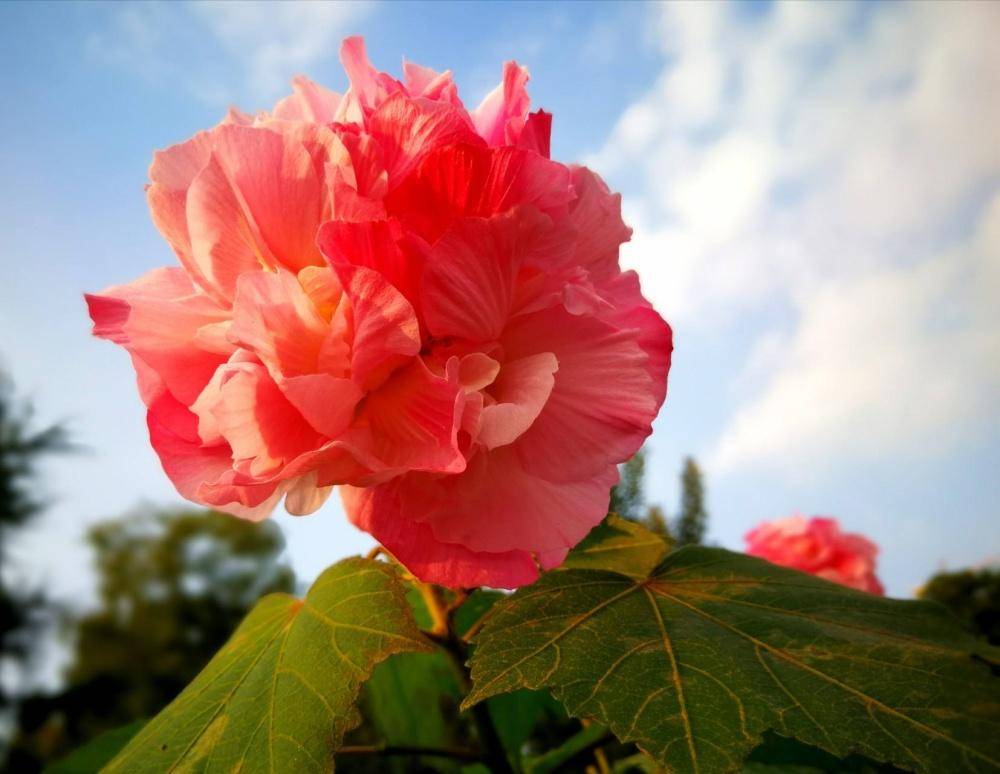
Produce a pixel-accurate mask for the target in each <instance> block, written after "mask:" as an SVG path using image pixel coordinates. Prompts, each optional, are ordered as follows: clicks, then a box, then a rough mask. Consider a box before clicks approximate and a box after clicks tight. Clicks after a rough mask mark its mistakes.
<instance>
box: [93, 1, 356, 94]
mask: <svg viewBox="0 0 1000 774" xmlns="http://www.w3.org/2000/svg"><path fill="white" fill-rule="evenodd" d="M373 5H374V4H373V2H366V1H365V0H354V1H344V2H320V1H319V0H316V1H315V2H311V1H310V0H283V1H281V2H278V1H271V0H268V1H264V0H262V1H261V2H221V1H217V0H206V1H205V2H198V3H169V4H168V3H161V2H144V3H123V4H120V5H116V6H113V7H112V11H111V13H110V15H109V17H108V19H107V24H106V25H105V27H104V29H102V30H100V31H95V32H93V33H92V34H91V35H90V36H89V38H88V40H87V51H88V53H89V54H90V55H91V56H92V57H94V58H96V59H97V60H99V61H103V62H105V63H107V64H108V65H110V66H115V67H120V68H122V69H124V70H127V71H128V72H129V73H131V74H133V75H137V76H139V77H142V78H144V79H145V80H147V81H148V82H150V83H162V84H163V85H166V86H169V87H170V88H177V86H178V85H179V86H181V87H183V88H186V89H187V90H188V91H189V93H191V94H192V95H193V96H195V97H196V98H198V99H199V100H201V101H203V102H206V103H209V104H212V105H213V106H215V105H218V104H226V103H228V102H231V101H234V100H237V99H240V98H244V99H248V100H254V101H256V102H263V101H268V100H271V99H273V98H274V97H275V96H277V95H278V94H280V93H281V92H282V91H283V90H284V88H285V87H286V86H287V83H288V80H289V78H290V77H291V76H292V75H295V74H297V73H299V72H301V71H303V70H308V69H311V68H313V67H315V66H316V65H317V64H319V63H321V62H324V61H326V60H328V59H334V58H335V57H336V55H337V49H338V46H339V43H340V39H341V38H342V37H343V36H344V35H346V34H349V33H350V32H352V29H351V25H352V24H355V23H357V22H358V21H359V20H360V19H362V18H363V17H364V16H365V15H366V14H367V13H369V11H370V10H371V8H372V7H373ZM254 106H256V105H254Z"/></svg>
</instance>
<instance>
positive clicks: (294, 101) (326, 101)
mask: <svg viewBox="0 0 1000 774" xmlns="http://www.w3.org/2000/svg"><path fill="white" fill-rule="evenodd" d="M292 90H293V92H294V93H292V94H290V95H289V96H287V97H285V98H284V99H282V100H281V101H280V102H278V104H277V105H275V106H274V110H273V111H272V112H271V115H272V116H273V117H274V118H277V119H280V120H282V121H307V122H310V123H314V124H328V123H330V122H331V121H333V120H334V116H335V115H336V114H337V108H338V107H339V105H340V99H341V97H340V95H339V94H338V93H337V92H335V91H330V89H327V88H326V87H324V86H320V85H319V84H318V83H314V82H313V81H311V80H309V79H308V78H306V77H305V76H304V75H296V76H295V77H294V78H292Z"/></svg>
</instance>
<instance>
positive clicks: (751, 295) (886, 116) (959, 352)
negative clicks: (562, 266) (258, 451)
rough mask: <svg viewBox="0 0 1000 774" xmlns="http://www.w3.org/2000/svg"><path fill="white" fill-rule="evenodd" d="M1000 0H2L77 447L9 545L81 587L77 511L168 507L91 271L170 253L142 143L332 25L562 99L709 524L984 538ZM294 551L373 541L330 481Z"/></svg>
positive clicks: (660, 490) (980, 543)
mask: <svg viewBox="0 0 1000 774" xmlns="http://www.w3.org/2000/svg"><path fill="white" fill-rule="evenodd" d="M998 25H1000V7H998V6H996V5H992V4H987V3H976V4H970V5H961V4H958V3H952V4H941V5H931V4H913V5H907V4H897V3H893V4H876V3H865V4H860V5H853V4H850V3H837V4H833V3H830V4H826V5H822V4H792V5H783V4H769V3H758V4H752V5H731V6H730V5H723V4H697V5H671V6H666V7H661V6H656V5H653V4H626V3H620V4H619V3H614V4H603V3H581V4H569V3H555V4H546V3H535V4H527V3H510V4H502V3H494V4H490V3H476V4H461V3H443V4H417V3H392V4H388V3H387V4H380V3H371V4H363V3H351V4H348V5H332V4H321V3H306V4H296V3H281V4H268V3H258V4H254V5H241V4H238V3H222V4H213V3H202V4H199V5H185V4H179V3H177V4H158V3H140V4H129V3H114V4H87V3H74V4H51V5H50V4H45V3H4V4H0V88H2V91H3V94H4V95H5V102H6V107H5V109H4V110H3V111H0V137H2V138H3V139H2V141H0V168H2V169H3V171H4V174H3V179H4V187H3V189H2V191H0V229H2V233H3V235H4V238H3V240H2V242H0V266H2V270H3V275H2V277H3V283H2V285H0V362H2V363H3V366H4V367H5V368H6V370H8V371H9V372H10V373H12V375H13V377H14V379H15V381H16V383H17V385H18V387H19V389H20V390H21V392H22V393H23V394H25V395H30V396H32V398H33V399H34V401H35V403H36V405H37V409H38V413H39V416H40V418H41V419H42V420H54V419H66V420H68V422H69V425H70V427H71V429H72V431H73V433H74V435H75V437H76V439H77V440H78V441H79V442H80V443H82V444H84V445H85V446H86V447H87V448H88V450H87V451H86V452H85V453H83V454H80V455H77V456H74V457H72V458H68V459H64V460H58V461H53V462H51V463H50V464H49V465H48V466H47V468H46V476H45V478H44V481H43V482H42V483H43V486H44V488H45V491H46V492H47V493H49V494H51V495H52V496H54V497H55V498H56V504H55V506H54V507H53V508H52V509H51V511H50V512H49V513H48V514H47V515H46V516H45V518H44V520H43V522H42V524H41V526H40V527H39V529H37V530H36V531H35V532H34V533H33V534H32V535H29V536H27V537H26V538H25V539H24V540H23V541H21V542H20V543H19V545H18V546H17V549H18V555H19V557H20V560H21V568H22V570H23V571H24V572H25V573H26V574H27V575H28V576H29V577H31V578H33V579H35V580H37V581H40V582H43V583H46V584H47V585H48V586H49V587H50V588H52V589H54V591H55V592H56V593H58V594H62V595H64V596H66V597H67V598H69V599H72V600H75V601H79V602H83V603H86V602H87V601H88V600H89V599H91V598H92V582H93V577H92V572H91V569H90V562H91V557H90V556H89V554H88V553H87V551H86V549H85V547H84V546H83V544H82V543H81V538H82V535H83V533H84V531H85V529H86V527H87V525H88V524H90V523H93V522H94V521H95V520H98V519H101V518H105V517H108V516H113V515H117V514H119V513H121V512H124V511H126V510H128V509H130V508H134V507H136V506H137V505H139V504H140V503H142V502H145V503H150V504H156V505H169V504H177V503H179V502H180V500H179V498H178V496H177V495H176V494H175V493H174V492H173V490H172V488H171V486H170V484H169V482H168V481H167V480H166V478H165V476H164V475H163V473H162V471H161V470H160V468H159V465H158V463H157V460H156V458H155V455H154V454H153V452H152V451H151V449H150V448H149V446H148V443H147V441H146V438H145V425H144V421H143V411H142V406H141V404H140V402H139V399H138V396H137V395H136V393H135V388H134V382H133V375H132V370H131V366H130V365H129V363H128V361H127V358H126V357H125V355H124V353H122V352H121V351H120V350H118V349H117V348H115V347H112V346H110V345H108V344H106V343H104V342H98V341H95V340H92V339H91V338H90V337H89V335H88V331H89V323H88V320H87V317H86V312H85V308H84V304H83V301H82V298H81V293H82V292H83V291H84V290H99V289H101V288H103V287H106V286H107V285H110V284H114V283H119V282H124V281H127V280H131V279H133V278H134V277H136V276H138V275H139V274H141V273H143V272H145V271H146V270H148V269H150V268H153V267H155V266H158V265H164V264H168V263H171V262H173V260H174V259H173V256H172V254H171V253H170V251H169V249H168V247H167V246H166V244H165V243H164V242H163V241H162V240H161V239H160V238H159V236H158V234H157V233H156V231H155V230H154V228H153V226H152V224H151V223H150V220H149V217H148V214H147V212H146V206H145V200H144V197H143V192H142V186H143V184H144V182H145V180H146V168H147V166H148V163H149V160H150V157H151V154H152V152H153V150H154V149H156V148H159V147H163V146H165V145H167V144H170V143H173V142H177V141H180V140H183V139H185V138H187V137H188V136H190V135H191V134H193V133H194V132H195V131H197V130H199V129H201V128H205V127H208V126H210V125H212V124H213V123H215V122H216V121H217V120H218V119H219V118H220V117H221V115H222V114H223V112H224V111H225V109H226V108H227V107H228V105H230V104H236V105H238V106H240V107H241V108H243V109H246V110H256V109H258V108H265V107H268V106H269V105H270V104H272V103H273V101H274V100H275V98H277V97H279V96H281V95H282V94H283V93H284V86H283V84H285V83H286V82H287V80H288V78H289V77H291V76H292V75H294V74H295V73H298V72H305V73H307V74H309V75H310V76H311V77H313V78H314V79H316V80H319V81H320V82H322V83H325V84H326V85H328V86H330V87H332V88H335V89H338V90H339V89H343V87H344V86H345V79H344V77H343V74H342V73H341V71H340V68H339V65H338V63H337V47H338V44H339V40H340V39H341V38H342V37H343V36H344V35H346V34H352V33H361V34H363V35H365V37H366V39H367V42H368V48H369V52H370V55H371V57H372V59H373V60H374V62H375V63H376V65H378V66H379V67H381V68H382V69H386V70H390V71H398V68H399V62H400V58H401V57H402V56H404V55H405V56H406V57H407V58H409V59H411V60H413V61H417V62H420V63H423V64H427V65H431V66H434V67H436V68H438V69H444V68H451V69H452V70H453V71H454V72H455V75H456V79H457V81H458V83H459V86H460V88H461V91H462V94H463V96H464V98H465V101H466V102H467V103H473V104H474V103H476V102H477V101H478V99H479V98H480V97H481V96H482V95H483V94H485V93H486V92H487V91H488V90H489V89H490V88H492V86H493V85H494V84H495V83H496V82H497V80H498V78H499V73H500V67H501V63H502V61H503V60H504V59H509V58H515V59H517V60H518V61H519V62H521V63H524V64H527V65H528V66H529V67H530V69H531V73H532V81H531V84H530V90H531V94H532V98H533V101H534V104H535V105H536V106H540V107H544V108H545V109H547V110H550V111H552V112H553V113H554V114H555V122H554V137H553V155H554V156H555V157H557V158H559V159H560V160H562V161H581V160H582V161H585V162H586V163H588V164H590V165H592V166H594V167H595V168H596V169H597V170H598V171H600V172H601V173H602V174H604V175H605V176H606V178H607V179H608V180H609V182H610V184H611V185H612V187H613V188H615V189H617V190H621V191H622V192H623V194H624V195H625V202H626V211H627V214H628V218H629V220H630V222H631V223H632V225H633V226H634V227H635V228H636V236H635V239H634V240H633V242H632V244H630V245H628V246H627V248H626V250H625V251H624V253H623V261H624V263H626V264H627V265H629V266H633V267H635V268H638V269H639V271H640V273H641V275H642V277H643V283H644V287H645V288H646V291H647V295H649V297H650V298H651V299H652V300H653V301H654V303H655V304H656V305H657V307H658V308H659V310H660V311H661V313H662V314H663V315H664V316H665V317H666V318H667V319H668V320H670V321H671V322H672V323H673V325H674V327H675V331H676V343H677V350H676V359H675V364H674V368H673V371H672V373H671V384H670V394H669V397H668V400H667V404H666V406H665V408H664V410H663V412H662V413H661V416H660V418H659V419H658V420H657V423H656V426H655V432H654V436H653V438H652V440H651V442H650V445H649V449H650V458H649V464H648V467H649V482H648V490H649V491H648V494H649V499H650V501H653V502H660V503H661V504H663V505H664V506H665V507H666V508H667V510H668V512H670V511H672V510H674V509H675V508H676V502H677V497H678V492H677V474H678V472H679V469H680V465H681V459H682V457H683V456H684V455H685V454H694V455H695V456H696V457H697V458H698V459H699V460H700V461H701V462H702V463H703V464H704V466H705V468H706V475H707V487H708V492H709V507H710V510H711V514H712V522H711V534H710V537H711V539H712V540H713V541H715V542H718V543H719V544H721V545H724V546H727V547H732V548H739V547H740V546H741V536H742V534H743V533H744V532H746V531H747V530H748V529H750V528H751V527H752V526H754V525H755V524H756V523H757V522H758V521H760V520H762V519H767V518H775V517H778V516H782V515H787V514H789V513H792V512H794V511H801V512H803V513H806V514H829V515H835V516H837V517H839V518H840V519H841V521H842V522H843V524H844V526H845V527H846V528H848V529H851V530H855V531H860V532H864V533H866V534H868V535H870V536H871V537H872V538H873V539H875V540H876V541H877V542H878V543H879V544H880V545H881V546H882V556H881V574H882V576H883V578H884V580H885V581H886V584H887V586H888V589H889V591H890V593H892V594H895V595H902V596H905V595H909V594H910V593H912V591H913V590H914V589H915V588H916V586H917V585H918V584H919V583H920V582H921V581H922V580H924V579H925V578H926V577H927V576H928V575H929V574H931V573H932V572H934V571H936V570H937V569H939V568H941V567H945V566H947V567H952V568H955V567H960V566H966V565H970V564H978V563H982V562H985V561H989V560H994V561H995V560H996V559H997V557H998V556H1000V520H998V515H1000V513H998V508H997V505H996V504H997V502H998V500H1000V483H998V481H1000V476H998V473H997V471H998V470H1000V409H998V405H1000V401H998V397H1000V312H998V306H997V304H996V301H995V299H996V298H997V296H998V293H1000V143H998V142H997V141H996V127H997V126H998V125H1000V55H998V53H997V48H996V46H995V40H994V37H995V34H994V31H995V30H996V29H997V28H998ZM276 518H277V519H278V521H279V523H280V524H281V525H282V527H283V528H284V529H285V531H286V535H287V537H288V541H289V547H290V553H291V557H292V560H293V562H294V564H295V567H296V570H297V571H298V572H299V574H300V576H301V577H302V578H303V579H305V580H308V579H310V578H311V577H313V576H315V575H316V574H317V573H318V572H319V571H320V570H321V569H322V568H323V567H325V566H326V565H327V564H329V563H330V562H332V561H334V560H336V559H338V558H340V557H342V556H345V555H348V554H352V553H357V552H359V551H364V550H367V548H368V547H369V546H370V545H371V542H370V540H369V539H368V538H367V537H366V536H364V535H362V534H361V533H359V532H357V531H356V530H355V529H354V528H353V527H351V526H349V525H348V524H347V523H346V521H345V520H344V518H343V515H342V513H341V512H340V509H339V506H338V505H337V504H336V503H335V502H334V501H331V503H330V504H328V505H327V506H325V507H324V509H323V510H321V511H320V512H319V513H318V514H316V515H314V516H311V517H307V518H304V519H293V518H292V517H289V516H287V515H280V516H277V517H276Z"/></svg>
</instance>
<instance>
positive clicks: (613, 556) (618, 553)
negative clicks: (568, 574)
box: [562, 514, 670, 578]
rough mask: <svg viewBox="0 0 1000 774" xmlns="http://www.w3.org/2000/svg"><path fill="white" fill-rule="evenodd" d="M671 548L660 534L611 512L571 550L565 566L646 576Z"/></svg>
mask: <svg viewBox="0 0 1000 774" xmlns="http://www.w3.org/2000/svg"><path fill="white" fill-rule="evenodd" d="M669 548H670V546H669V544H668V543H667V542H666V541H664V540H663V538H661V537H660V536H659V535H655V534H653V533H651V532H649V531H648V530H645V529H643V528H642V527H641V526H639V525H638V524H636V523H635V522H633V521H627V520H626V519H622V518H619V517H618V516H615V515H614V514H612V515H610V516H608V517H607V518H606V519H605V520H604V521H603V522H601V523H600V524H599V525H597V526H596V527H594V529H592V530H591V531H590V534H588V535H587V537H585V538H584V539H583V541H581V542H580V543H579V544H578V545H577V546H576V548H574V549H573V550H572V551H570V553H569V556H567V557H566V561H564V562H563V565H562V569H565V570H573V569H576V570H614V571H615V572H620V573H622V574H623V575H628V576H631V577H634V578H644V577H646V576H647V575H649V573H650V572H652V570H653V568H654V567H656V565H658V564H659V563H660V560H661V559H663V557H664V555H665V554H666V553H667V550H668V549H669Z"/></svg>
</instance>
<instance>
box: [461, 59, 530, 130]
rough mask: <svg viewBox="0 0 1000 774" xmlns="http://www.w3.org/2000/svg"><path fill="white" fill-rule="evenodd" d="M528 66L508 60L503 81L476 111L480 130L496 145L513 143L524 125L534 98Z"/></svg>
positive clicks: (505, 63)
mask: <svg viewBox="0 0 1000 774" xmlns="http://www.w3.org/2000/svg"><path fill="white" fill-rule="evenodd" d="M528 77H529V76H528V68H527V67H520V66H519V65H518V64H517V62H504V66H503V80H502V81H501V82H500V85H499V86H497V87H496V88H495V89H494V90H493V91H491V92H490V93H489V94H487V95H486V98H485V99H484V100H483V101H482V103H481V104H480V105H479V107H477V108H476V109H475V110H473V111H472V113H471V116H472V122H473V123H474V124H475V126H476V131H477V132H479V135H480V136H481V137H482V138H483V139H484V140H486V142H487V143H489V144H490V145H492V146H494V147H498V146H501V145H512V144H513V143H515V142H517V138H518V137H519V136H520V134H521V130H522V129H523V128H524V122H525V118H526V116H527V115H528V107H529V106H530V105H531V100H530V99H529V97H528V91H527V89H526V86H527V83H528Z"/></svg>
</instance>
